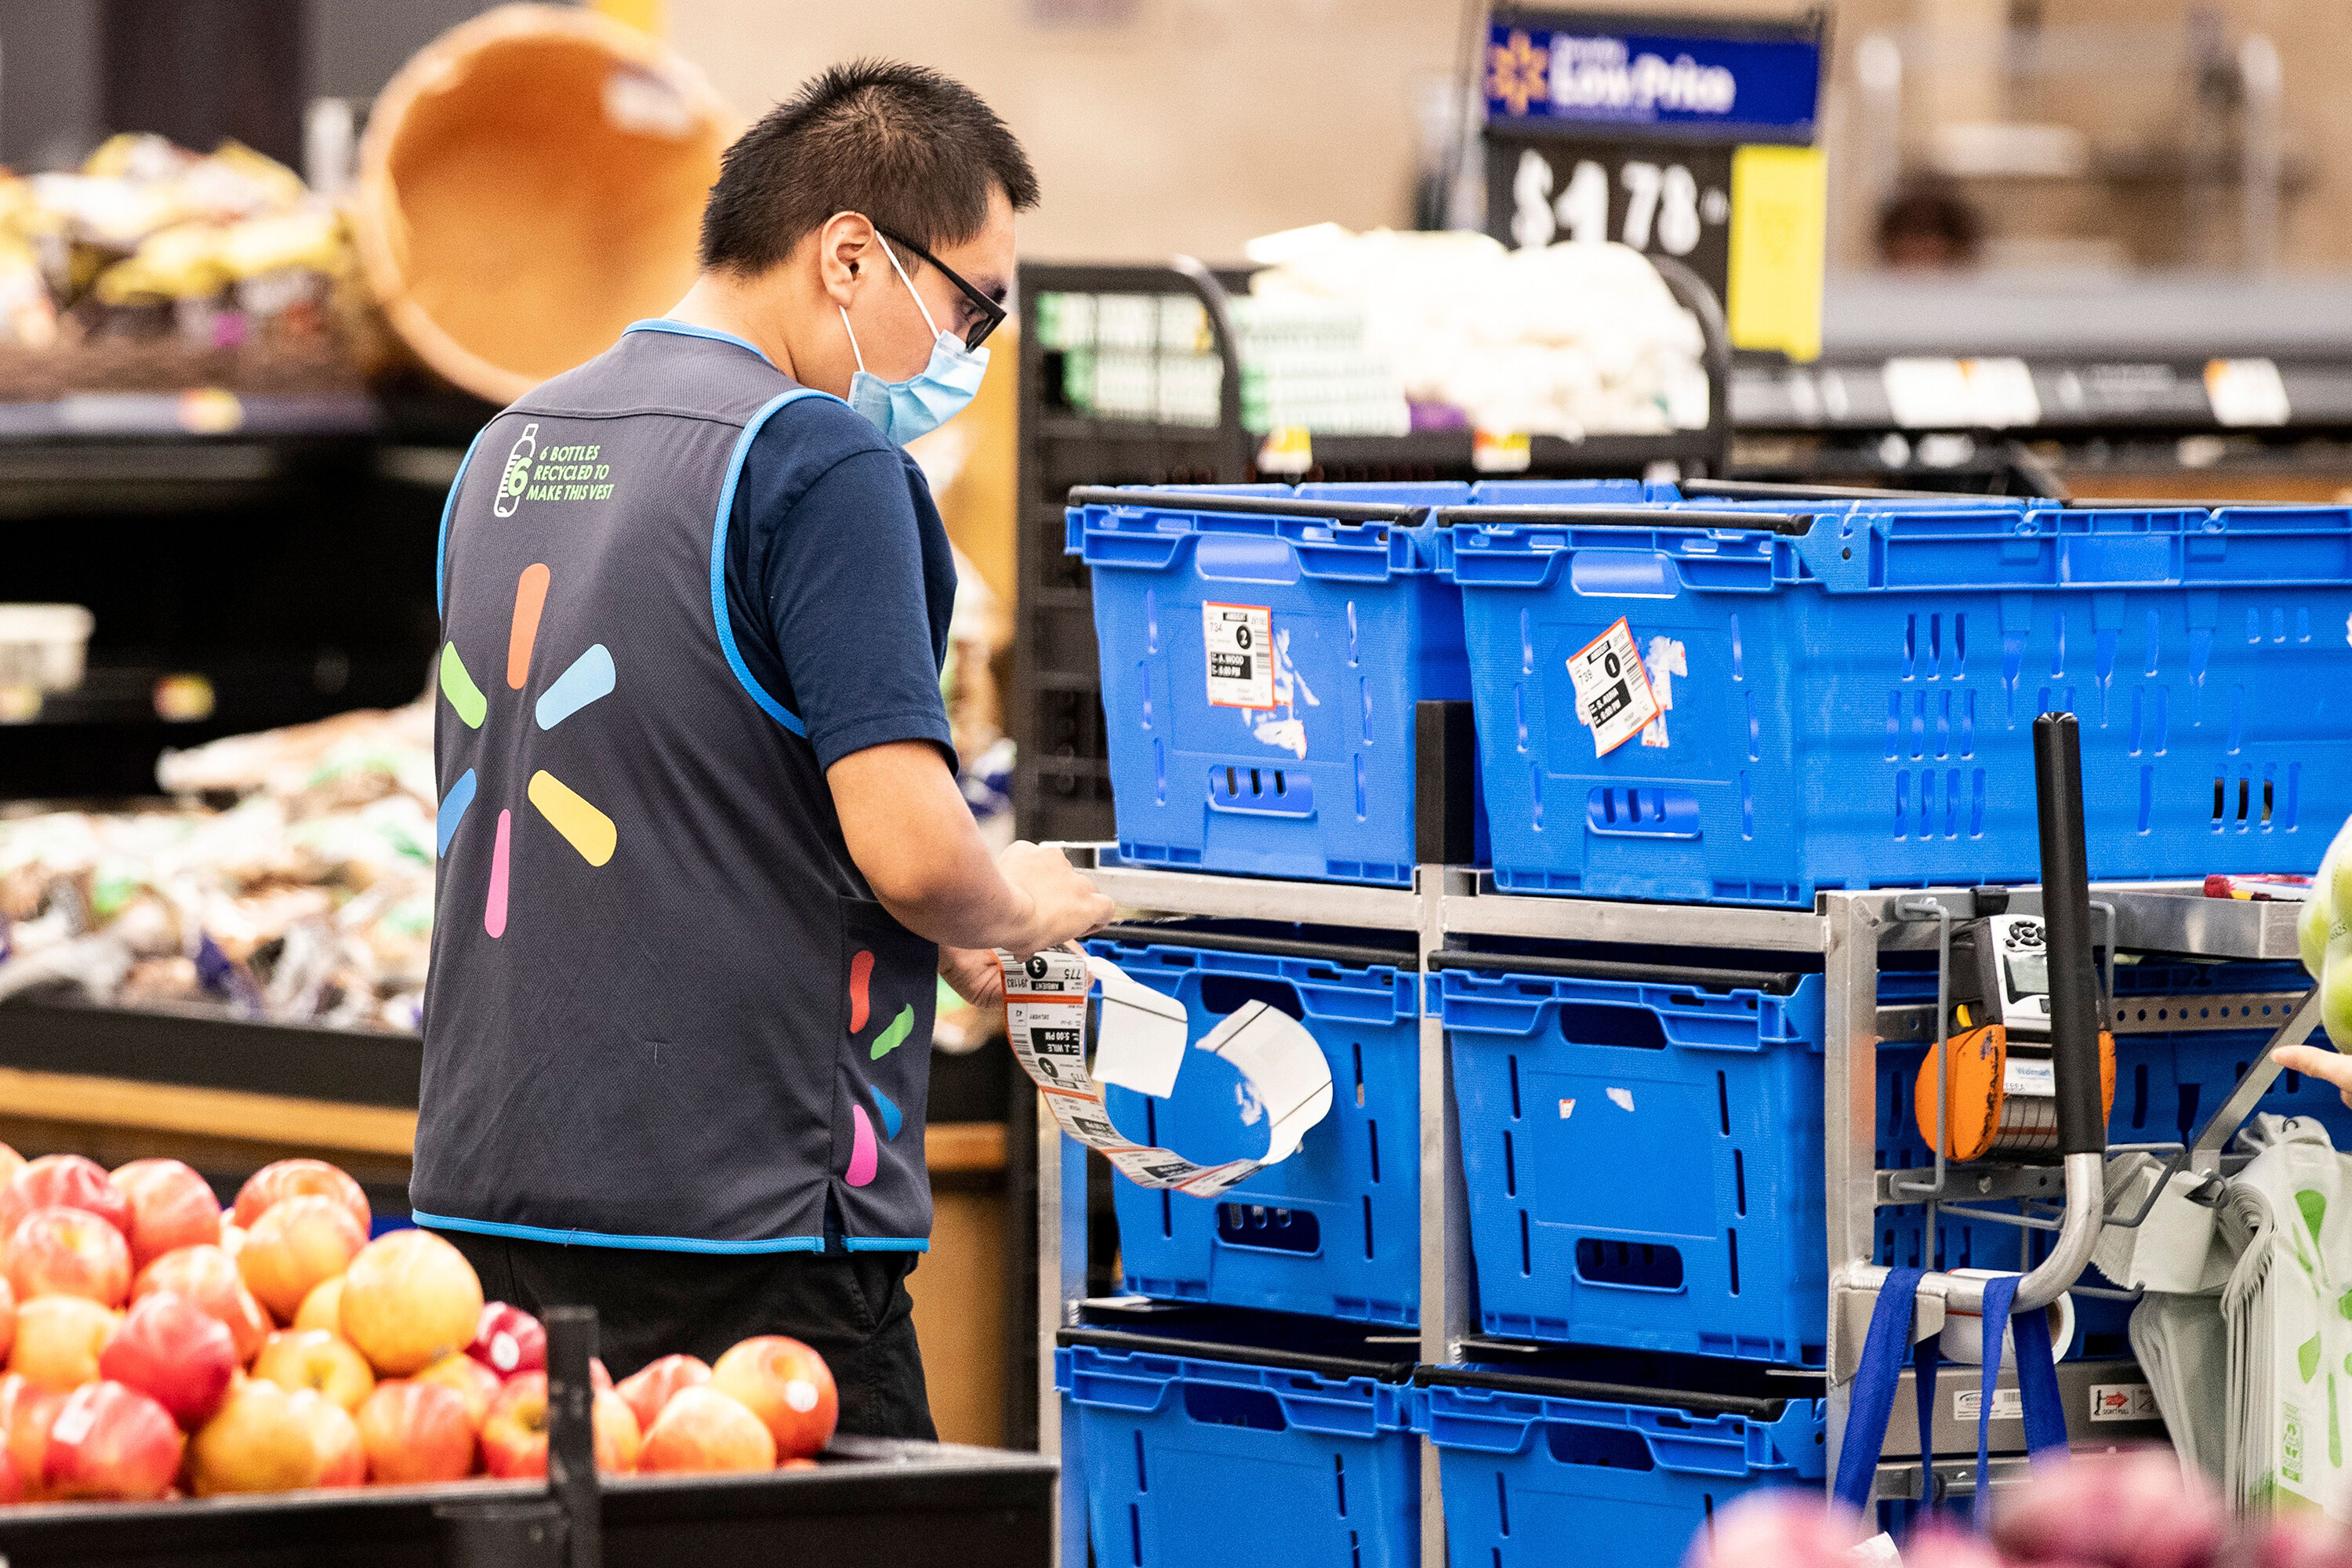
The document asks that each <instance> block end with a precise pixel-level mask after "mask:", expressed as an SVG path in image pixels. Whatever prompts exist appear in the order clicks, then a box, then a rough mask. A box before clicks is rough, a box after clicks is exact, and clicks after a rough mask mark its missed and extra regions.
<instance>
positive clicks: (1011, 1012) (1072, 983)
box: [996, 950, 1331, 1198]
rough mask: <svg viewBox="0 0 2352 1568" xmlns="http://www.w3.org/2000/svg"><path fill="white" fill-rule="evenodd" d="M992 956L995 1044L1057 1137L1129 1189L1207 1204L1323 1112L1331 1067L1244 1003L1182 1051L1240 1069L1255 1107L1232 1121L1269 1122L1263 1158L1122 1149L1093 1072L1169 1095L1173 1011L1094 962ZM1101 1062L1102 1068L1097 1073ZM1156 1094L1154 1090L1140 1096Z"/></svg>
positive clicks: (1302, 1032)
mask: <svg viewBox="0 0 2352 1568" xmlns="http://www.w3.org/2000/svg"><path fill="white" fill-rule="evenodd" d="M996 957H997V962H998V963H1002V964H1003V966H1004V1026H1005V1035H1006V1037H1007V1038H1008V1039H1009V1040H1010V1041H1011V1043H1012V1046H1013V1057H1014V1058H1015V1059H1016V1060H1018V1061H1019V1062H1020V1063H1021V1066H1022V1068H1023V1070H1024V1071H1025V1072H1027V1073H1028V1075H1029V1076H1030V1078H1031V1079H1034V1081H1035V1082H1036V1085H1037V1087H1038V1089H1040V1090H1042V1091H1043V1092H1044V1094H1045V1103H1046V1104H1047V1105H1048V1106H1049V1107H1051V1108H1052V1110H1053V1112H1054V1120H1055V1121H1057V1122H1059V1123H1060V1124H1061V1128H1062V1131H1065V1132H1066V1133H1068V1134H1069V1135H1070V1136H1071V1137H1073V1138H1076V1140H1077V1141H1078V1142H1081V1143H1084V1144H1086V1145H1087V1147H1088V1148H1090V1149H1098V1150H1100V1151H1101V1152H1102V1153H1103V1155H1104V1157H1105V1158H1107V1159H1108V1160H1109V1161H1110V1163H1112V1164H1113V1165H1115V1166H1117V1167H1118V1170H1119V1173H1121V1174H1123V1175H1125V1176H1126V1177H1127V1178H1128V1179H1129V1180H1130V1181H1132V1182H1134V1183H1135V1184H1137V1185H1139V1186H1145V1187H1173V1188H1175V1189H1176V1190H1177V1191H1179V1192H1181V1193H1189V1194H1192V1196H1194V1197H1202V1198H1206V1197H1214V1196H1215V1195H1216V1194H1219V1193H1222V1192H1223V1191H1225V1190H1226V1189H1227V1188H1229V1187H1233V1186H1235V1185H1238V1184H1241V1183H1243V1182H1245V1181H1247V1180H1249V1178H1250V1177H1252V1176H1253V1175H1255V1174H1256V1173H1258V1172H1259V1171H1262V1170H1264V1169H1265V1167H1266V1166H1268V1165H1271V1164H1274V1163H1276V1162H1277V1161H1280V1160H1283V1159H1286V1158H1287V1157H1289V1155H1291V1154H1292V1153H1293V1152H1296V1151H1297V1148H1298V1142H1299V1140H1300V1139H1301V1138H1303V1137H1305V1136H1306V1134H1307V1130H1308V1129H1309V1128H1311V1127H1313V1126H1314V1125H1315V1124H1316V1123H1317V1122H1318V1121H1322V1120H1323V1118H1324V1116H1325V1115H1327V1114H1328V1112H1329V1111H1330V1109H1331V1064H1330V1063H1329V1062H1328V1061H1327V1060H1325V1059H1324V1056H1323V1050H1322V1047H1319V1046H1318V1045H1317V1044H1316V1043H1315V1037H1314V1036H1312V1035H1310V1034H1308V1033H1307V1030H1306V1029H1305V1028H1304V1027H1302V1026H1300V1025H1299V1024H1298V1023H1297V1020H1295V1019H1293V1018H1290V1017H1287V1016H1284V1015H1283V1014H1281V1013H1278V1012H1276V1011H1275V1010H1274V1009H1273V1008H1271V1007H1268V1006H1267V1005H1265V1003H1263V1002H1252V1003H1250V1004H1249V1005H1246V1006H1244V1007H1243V1008H1241V1009H1240V1010H1239V1011H1237V1012H1235V1013H1233V1014H1231V1015H1229V1016H1227V1017H1226V1018H1225V1019H1224V1020H1223V1022H1221V1023H1219V1024H1218V1026H1216V1027H1215V1028H1214V1029H1212V1030H1211V1031H1209V1033H1208V1034H1207V1035H1205V1036H1203V1037H1202V1038H1201V1040H1200V1041H1199V1043H1198V1044H1197V1045H1195V1046H1193V1047H1190V1048H1192V1049H1196V1050H1205V1051H1213V1052H1215V1053H1216V1054H1218V1055H1219V1056H1222V1057H1223V1058H1225V1059H1226V1060H1227V1061H1228V1062H1231V1063H1232V1064H1233V1065H1234V1067H1235V1068H1239V1069H1240V1071H1241V1074H1242V1076H1243V1078H1244V1080H1245V1081H1246V1082H1247V1084H1248V1089H1249V1094H1250V1095H1251V1096H1254V1097H1255V1104H1252V1103H1249V1102H1248V1100H1244V1104H1243V1105H1242V1106H1241V1107H1240V1108H1239V1109H1240V1111H1241V1115H1242V1119H1243V1121H1244V1122H1245V1123H1248V1124H1251V1125H1255V1123H1256V1121H1257V1120H1258V1119H1259V1118H1260V1117H1265V1118H1267V1119H1268V1120H1269V1122H1270V1125H1269V1127H1268V1130H1267V1131H1268V1142H1267V1147H1266V1152H1265V1158H1263V1159H1259V1160H1233V1161H1228V1162H1227V1163H1224V1164H1221V1165H1201V1164H1196V1163H1193V1162H1192V1161H1190V1160H1187V1159H1185V1158H1184V1157H1183V1156H1182V1155H1181V1154H1178V1153H1176V1152H1173V1151H1171V1150H1167V1149H1152V1148H1147V1147H1145V1146H1144V1145H1142V1144H1140V1143H1136V1142H1130V1141H1129V1140H1128V1139H1127V1138H1124V1137H1122V1136H1120V1134H1119V1131H1118V1129H1117V1128H1115V1127H1113V1126H1112V1125H1111V1121H1110V1116H1109V1113H1108V1111H1107V1110H1105V1109H1104V1107H1103V1089H1102V1083H1101V1082H1100V1081H1098V1079H1097V1071H1100V1072H1102V1073H1103V1074H1104V1075H1105V1076H1107V1077H1108V1076H1109V1075H1110V1074H1111V1073H1113V1072H1114V1071H1115V1072H1116V1073H1117V1074H1118V1078H1117V1079H1116V1081H1118V1082H1120V1083H1122V1084H1124V1085H1126V1086H1128V1087H1130V1088H1140V1089H1142V1092H1146V1093H1152V1092H1157V1093H1158V1094H1160V1096H1162V1097H1165V1096H1166V1095H1167V1094H1168V1093H1170V1092H1172V1091H1173V1089H1174V1088H1175V1081H1176V1069H1177V1068H1180V1067H1181V1065H1182V1061H1183V1052H1184V1050H1185V1049H1186V1048H1187V1047H1185V1045H1184V1014H1183V1009H1182V1007H1181V1005H1178V1004H1176V1003H1175V1002H1174V1001H1173V1000H1172V999H1171V998H1169V997H1166V996H1164V995H1161V994H1160V993H1158V992H1156V991H1153V990H1152V989H1151V988H1150V986H1147V985H1143V984H1139V982H1137V981H1135V980H1132V979H1129V977H1128V975H1127V974H1126V973H1125V972H1123V971H1122V970H1120V969H1119V967H1118V965H1117V964H1114V963H1110V962H1108V960H1105V959H1099V958H1097V959H1091V960H1089V959H1087V958H1086V957H1083V956H1081V955H1080V954H1077V953H1074V952H1066V951H1061V950H1055V951H1053V952H1041V953H1038V954H1036V955H1035V956H1034V957H1032V958H1030V959H1028V960H1026V961H1024V960H1021V959H1017V958H1014V957H1013V955H1012V954H1011V953H1008V952H1001V951H1000V952H998V953H997V955H996ZM1097 980H1100V981H1101V982H1102V985H1103V996H1104V1025H1103V1035H1104V1047H1103V1050H1102V1051H1100V1052H1098V1053H1097V1060H1096V1065H1095V1070H1090V1069H1089V1068H1088V1064H1087V992H1088V990H1089V989H1091V988H1092V986H1093V985H1094V984H1095V982H1096V981H1097ZM1171 1024H1172V1026H1173V1027H1172V1029H1171ZM1115 1034H1116V1035H1117V1036H1118V1039H1117V1041H1116V1042H1114V1040H1113V1038H1112V1037H1113V1036H1114V1035H1115ZM1105 1057H1108V1058H1111V1061H1112V1065H1110V1066H1105V1064H1104V1059H1103V1058H1105ZM1157 1085H1165V1087H1164V1088H1157V1089H1154V1088H1152V1087H1147V1086H1157Z"/></svg>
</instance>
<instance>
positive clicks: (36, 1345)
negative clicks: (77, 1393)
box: [8, 1296, 122, 1394]
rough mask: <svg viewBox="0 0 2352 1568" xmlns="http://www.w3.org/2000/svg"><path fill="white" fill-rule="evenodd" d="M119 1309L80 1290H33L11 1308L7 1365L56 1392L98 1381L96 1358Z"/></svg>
mask: <svg viewBox="0 0 2352 1568" xmlns="http://www.w3.org/2000/svg"><path fill="white" fill-rule="evenodd" d="M121 1318H122V1314H121V1313H120V1312H117V1311H114V1310H111V1309H110V1308H106V1307H101V1306H100V1305H99V1304H98V1303H97V1302H95V1301H93V1300H89V1298H88V1297H86V1296H37V1297H35V1298H34V1299H33V1300H29V1301H27V1302H26V1303H25V1304H24V1305H23V1306H21V1307H19V1308H17V1309H16V1348H15V1349H14V1350H12V1351H10V1352H9V1353H8V1370H9V1371H10V1372H20V1373H24V1374H25V1375H26V1377H28V1378H31V1379H32V1380H33V1381H34V1382H35V1383H37V1384H40V1385H41V1386H42V1387H43V1388H50V1389H55V1390H56V1391H57V1392H58V1393H59V1394H63V1393H65V1392H67V1391H68V1389H74V1388H79V1387H80V1386H81V1385H82V1384H85V1383H96V1382H97V1381H98V1358H99V1356H100V1354H102V1353H103V1352H105V1350H106V1342H107V1341H109V1340H110V1339H112V1338H113V1337H114V1329H115V1325H116V1324H117V1323H119V1322H120V1321H121Z"/></svg>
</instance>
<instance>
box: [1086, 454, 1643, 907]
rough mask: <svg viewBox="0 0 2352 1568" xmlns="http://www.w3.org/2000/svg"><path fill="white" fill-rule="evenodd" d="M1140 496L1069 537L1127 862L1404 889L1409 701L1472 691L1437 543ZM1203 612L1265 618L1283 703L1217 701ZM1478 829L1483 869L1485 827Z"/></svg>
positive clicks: (1432, 535)
mask: <svg viewBox="0 0 2352 1568" xmlns="http://www.w3.org/2000/svg"><path fill="white" fill-rule="evenodd" d="M1635 488H1636V489H1638V487H1635ZM1218 489H1220V492H1221V493H1228V494H1240V495H1249V494H1260V495H1267V496H1275V497H1293V496H1295V497H1297V498H1299V499H1305V500H1332V501H1339V500H1346V501H1358V502H1367V501H1369V502H1391V503H1401V504H1405V505H1418V506H1431V507H1436V506H1458V505H1464V504H1467V503H1468V501H1469V500H1470V497H1471V489H1470V487H1469V486H1467V485H1462V484H1393V485H1303V486H1300V487H1298V489H1297V490H1296V491H1293V490H1291V489H1288V488H1286V487H1284V486H1279V485H1260V486H1247V487H1238V486H1228V487H1218ZM1132 493H1133V495H1134V497H1135V499H1134V500H1133V501H1132V502H1129V503H1122V504H1119V505H1116V506H1109V505H1099V504H1097V505H1090V506H1084V507H1073V508H1071V509H1070V510H1069V514H1068V525H1067V526H1068V532H1067V538H1066V549H1067V550H1068V551H1069V552H1070V553H1072V554H1076V555H1080V556H1082V557H1084V559H1085V561H1086V563H1087V566H1088V567H1089V568H1091V569H1092V573H1093V584H1094V603H1095V634H1096V642H1097V646H1098V647H1099V648H1100V649H1101V654H1102V697H1103V711H1104V718H1105V721H1106V725H1105V729H1106V734H1107V737H1108V746H1109V752H1110V773H1111V791H1112V795H1113V796H1114V799H1115V803H1116V808H1117V818H1118V850H1119V855H1120V857H1121V858H1123V859H1126V860H1128V861H1130V862H1132V863H1134V864H1137V865H1141V866H1160V867H1171V868H1185V869H1195V870H1209V871H1230V872H1239V873H1243V874H1245V875H1252V876H1266V877H1286V878H1307V879H1318V880H1332V881H1345V882H1367V883H1375V884H1380V885H1384V886H1391V887H1403V886H1407V885H1409V884H1410V883H1411V881H1412V865H1413V854H1414V843H1413V827H1414V822H1413V798H1414V789H1413V778H1414V775H1413V706H1414V704H1415V703H1417V702H1421V701H1424V700H1452V701H1462V700H1467V699H1468V698H1469V696H1470V673H1469V667H1468V664H1467V662H1466V660H1465V655H1464V652H1463V645H1462V605H1461V599H1460V596H1459V595H1457V594H1456V593H1455V592H1454V588H1453V585H1452V584H1450V583H1448V582H1447V581H1446V580H1445V579H1444V577H1443V576H1442V575H1440V574H1439V573H1438V571H1437V536H1438V532H1439V531H1438V530H1436V529H1434V528H1430V527H1420V528H1406V527H1399V526H1395V525H1393V524H1390V523H1364V524H1347V523H1340V522H1333V521H1318V520H1316V519H1313V518H1300V517H1274V516H1264V515H1256V516H1254V515H1250V514H1246V513H1234V512H1217V511H1202V510H1191V509H1186V508H1183V507H1181V506H1171V505H1168V504H1164V503H1161V502H1158V501H1155V500H1154V499H1153V495H1154V492H1153V490H1152V489H1150V488H1148V487H1139V488H1137V489H1135V490H1134V491H1133V492H1132ZM1594 494H1595V496H1596V498H1598V499H1606V500H1612V502H1614V501H1618V500H1622V499H1624V498H1622V496H1621V495H1620V493H1619V490H1618V489H1607V490H1606V491H1605V492H1604V491H1603V490H1601V489H1598V488H1596V489H1595V491H1594ZM1210 604H1215V605H1233V606H1236V607H1239V608H1244V609H1249V610H1261V611H1264V612H1265V616H1266V617H1267V620H1266V622H1265V628H1264V629H1265V631H1266V632H1267V633H1268V635H1270V636H1271V637H1272V640H1273V642H1274V645H1275V651H1274V656H1273V665H1272V668H1273V677H1274V682H1275V684H1274V689H1273V690H1272V692H1271V693H1270V695H1271V696H1272V697H1273V698H1274V699H1275V700H1276V705H1275V706H1274V707H1272V708H1270V709H1268V708H1255V707H1238V706H1225V705H1221V703H1220V702H1218V701H1214V700H1212V693H1211V688H1210V670H1209V657H1210V651H1209V647H1208V639H1207V637H1206V635H1205V633H1204V631H1203V621H1202V616H1203V610H1202V606H1203V605H1210ZM1228 651H1230V650H1228ZM1252 668H1262V667H1259V666H1253V667H1252ZM1220 691H1221V693H1222V695H1223V696H1224V697H1226V698H1231V697H1233V696H1234V695H1235V691H1234V689H1232V688H1220ZM1476 831H1477V836H1478V837H1477V846H1478V847H1477V857H1478V858H1479V859H1480V861H1481V863H1483V862H1484V859H1485V825H1484V818H1483V816H1481V817H1480V819H1479V823H1478V826H1477V830H1476Z"/></svg>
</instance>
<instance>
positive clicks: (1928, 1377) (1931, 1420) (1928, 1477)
mask: <svg viewBox="0 0 2352 1568" xmlns="http://www.w3.org/2000/svg"><path fill="white" fill-rule="evenodd" d="M1943 1359H1944V1336H1943V1335H1941V1334H1929V1335H1928V1336H1927V1338H1926V1339H1924V1340H1921V1341H1920V1342H1918V1343H1917V1344H1916V1345H1913V1346H1912V1347H1911V1384H1912V1387H1913V1388H1914V1389H1915V1390H1916V1392H1917V1394H1918V1395H1919V1481H1920V1487H1919V1491H1920V1502H1921V1506H1922V1507H1927V1508H1932V1507H1934V1506H1935V1505H1936V1504H1937V1502H1940V1501H1941V1500H1942V1499H1941V1498H1939V1497H1937V1494H1936V1368H1937V1365H1938V1364H1939V1363H1941V1362H1942V1361H1943Z"/></svg>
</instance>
